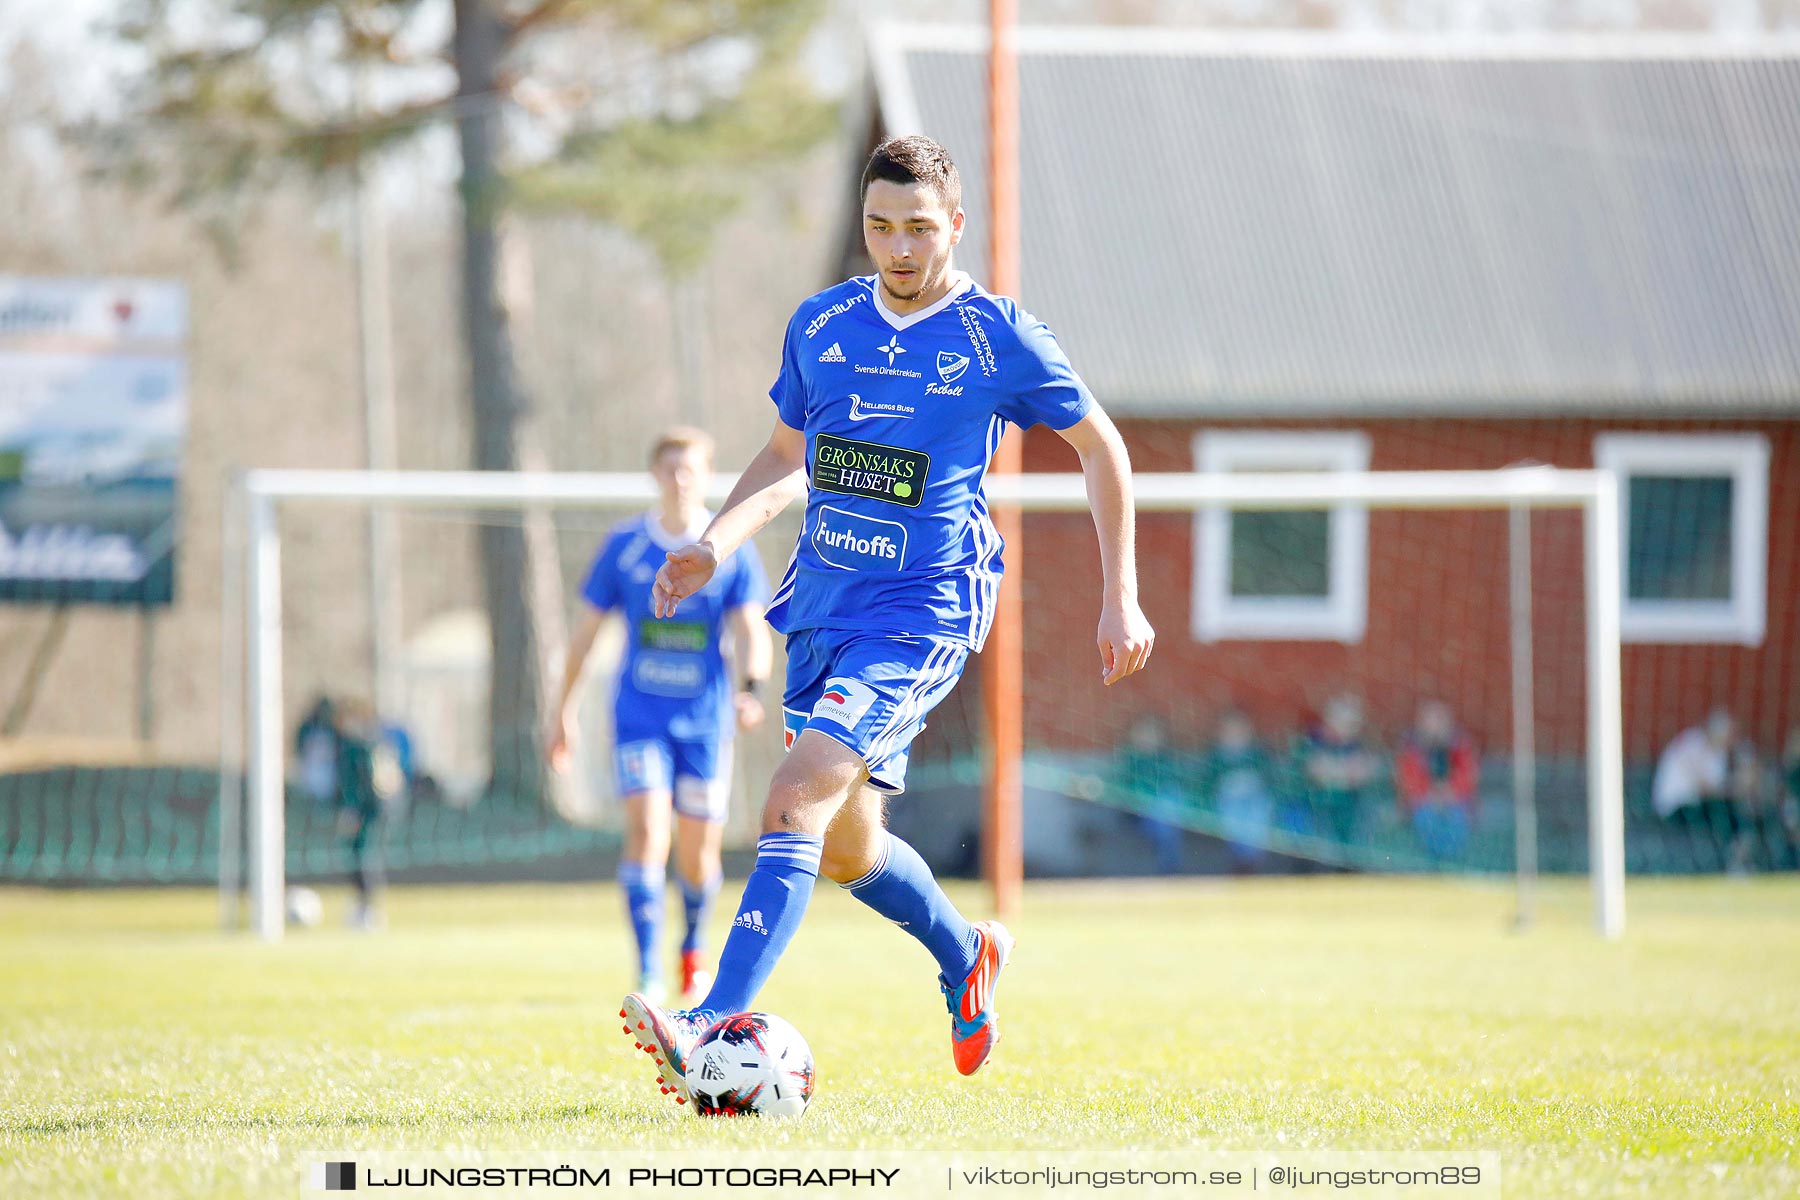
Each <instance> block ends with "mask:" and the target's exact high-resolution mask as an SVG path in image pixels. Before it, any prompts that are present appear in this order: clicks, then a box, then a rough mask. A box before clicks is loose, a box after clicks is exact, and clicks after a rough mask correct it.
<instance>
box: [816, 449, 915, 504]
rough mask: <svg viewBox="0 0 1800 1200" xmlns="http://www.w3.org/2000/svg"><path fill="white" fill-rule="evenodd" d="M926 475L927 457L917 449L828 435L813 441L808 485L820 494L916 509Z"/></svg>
mask: <svg viewBox="0 0 1800 1200" xmlns="http://www.w3.org/2000/svg"><path fill="white" fill-rule="evenodd" d="M930 473H931V456H930V455H929V454H926V453H924V452H922V451H919V450H908V449H906V448H905V447H904V446H884V445H882V444H881V443H879V442H859V441H855V440H854V439H851V438H841V437H837V436H835V435H833V434H829V433H821V434H818V435H816V436H815V437H814V438H813V470H812V485H813V486H814V487H815V488H818V489H819V490H821V491H826V492H837V493H839V494H841V495H845V496H867V497H868V498H869V499H871V500H882V501H885V502H887V503H888V504H899V505H903V506H904V507H906V508H917V507H919V504H920V503H921V502H922V501H923V500H924V499H925V480H926V477H927V476H928V475H930Z"/></svg>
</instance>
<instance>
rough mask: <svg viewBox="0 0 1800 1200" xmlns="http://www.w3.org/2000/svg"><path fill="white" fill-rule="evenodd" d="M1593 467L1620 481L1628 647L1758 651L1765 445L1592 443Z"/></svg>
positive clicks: (1676, 437)
mask: <svg viewBox="0 0 1800 1200" xmlns="http://www.w3.org/2000/svg"><path fill="white" fill-rule="evenodd" d="M1594 465H1595V466H1597V467H1600V468H1601V469H1603V470H1612V471H1615V472H1617V473H1618V475H1619V520H1620V522H1621V525H1622V529H1621V535H1622V536H1621V539H1620V540H1621V542H1622V544H1623V546H1622V548H1623V552H1624V555H1625V561H1624V562H1623V564H1621V565H1622V567H1623V572H1622V573H1623V576H1624V585H1625V596H1624V607H1623V612H1622V614H1621V616H1622V621H1623V623H1622V626H1621V632H1622V633H1623V636H1624V638H1625V640H1626V641H1629V642H1739V643H1742V644H1744V645H1747V646H1755V645H1760V644H1761V643H1762V640H1763V628H1764V622H1765V619H1766V617H1765V613H1766V606H1767V590H1768V582H1767V576H1768V539H1769V441H1768V439H1767V438H1766V437H1763V436H1762V435H1761V434H1697V433H1606V434H1601V435H1600V436H1599V437H1597V438H1595V439H1594Z"/></svg>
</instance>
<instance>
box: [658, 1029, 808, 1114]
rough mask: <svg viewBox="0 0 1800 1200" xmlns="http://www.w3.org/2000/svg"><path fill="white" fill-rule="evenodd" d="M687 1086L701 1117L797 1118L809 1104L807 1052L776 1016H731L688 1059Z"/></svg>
mask: <svg viewBox="0 0 1800 1200" xmlns="http://www.w3.org/2000/svg"><path fill="white" fill-rule="evenodd" d="M687 1085H688V1094H689V1095H690V1096H691V1097H692V1098H693V1101H694V1111H695V1112H697V1113H699V1114H700V1115H701V1116H703V1117H742V1116H760V1117H797V1116H799V1115H800V1114H801V1113H803V1112H805V1111H806V1104H807V1101H809V1100H811V1099H812V1093H813V1056H812V1050H811V1049H809V1048H808V1047H807V1045H806V1039H805V1038H803V1037H801V1036H800V1031H799V1030H798V1029H795V1028H794V1027H793V1026H792V1025H789V1024H788V1023H787V1022H786V1021H784V1020H782V1019H781V1018H780V1017H774V1016H770V1015H769V1014H768V1013H759V1012H744V1013H734V1014H732V1015H731V1016H729V1017H726V1018H725V1019H724V1020H722V1021H719V1022H718V1023H717V1024H715V1025H714V1026H713V1027H712V1028H711V1029H708V1030H707V1031H706V1033H705V1035H704V1036H702V1037H701V1039H700V1042H699V1044H698V1045H696V1046H695V1047H694V1051H693V1053H692V1054H690V1055H689V1056H688V1065H687Z"/></svg>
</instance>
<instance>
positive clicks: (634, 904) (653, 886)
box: [619, 862, 665, 979]
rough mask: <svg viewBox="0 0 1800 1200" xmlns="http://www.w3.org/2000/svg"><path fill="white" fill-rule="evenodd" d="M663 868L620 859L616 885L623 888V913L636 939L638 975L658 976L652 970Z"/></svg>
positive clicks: (656, 971)
mask: <svg viewBox="0 0 1800 1200" xmlns="http://www.w3.org/2000/svg"><path fill="white" fill-rule="evenodd" d="M664 884H665V875H664V868H663V867H661V866H647V865H645V864H644V863H634V862H620V863H619V886H620V887H621V888H623V889H624V891H625V914H626V916H628V917H629V918H630V919H631V932H632V935H633V936H635V937H636V938H637V950H638V977H639V978H640V979H660V978H662V972H660V971H658V970H657V969H656V933H657V930H658V928H660V927H661V925H662V913H663V887H664Z"/></svg>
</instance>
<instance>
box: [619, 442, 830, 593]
mask: <svg viewBox="0 0 1800 1200" xmlns="http://www.w3.org/2000/svg"><path fill="white" fill-rule="evenodd" d="M805 490H806V435H805V434H804V433H802V432H801V431H800V430H798V429H795V428H793V427H792V426H790V425H788V424H786V423H785V422H783V421H781V420H780V419H779V418H778V419H777V420H776V422H775V431H774V432H773V433H771V434H770V435H769V441H768V444H767V445H765V446H764V447H763V448H762V449H761V450H760V451H758V452H757V455H756V457H755V458H753V459H751V460H750V465H749V466H747V467H745V468H744V473H743V474H742V475H740V476H738V481H737V486H736V487H734V488H732V489H731V495H730V496H728V497H726V500H725V507H723V508H721V509H720V510H719V515H718V516H716V517H714V518H713V520H712V524H711V525H708V526H707V527H706V532H705V533H703V534H701V535H700V540H699V541H698V542H695V543H694V544H693V545H691V546H683V547H682V548H681V549H679V550H674V551H671V552H670V553H669V561H667V562H665V563H664V564H663V565H662V568H661V569H660V570H658V571H657V572H656V584H655V586H654V587H653V588H652V589H651V601H652V603H651V607H652V608H653V609H654V610H655V613H656V615H657V616H659V617H672V616H674V615H675V607H676V605H678V604H680V603H681V602H682V601H683V600H685V599H687V598H688V597H689V596H691V595H693V594H694V593H695V592H697V591H699V590H700V589H701V588H703V587H705V586H706V581H707V580H709V579H711V578H712V576H713V572H714V571H715V570H717V569H718V566H719V564H720V563H722V562H724V561H725V560H726V559H727V558H730V557H731V552H732V551H734V550H736V549H737V548H738V547H739V546H741V545H743V544H744V543H745V542H747V541H749V540H750V539H751V537H753V536H754V535H755V534H756V531H757V530H759V529H761V528H762V527H763V526H764V525H767V524H768V523H769V522H770V521H772V520H774V519H775V515H776V514H777V513H779V512H780V511H781V510H782V509H784V508H786V507H787V506H788V505H789V504H791V503H792V502H793V500H794V497H796V496H798V495H800V494H801V493H802V492H804V491H805Z"/></svg>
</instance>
